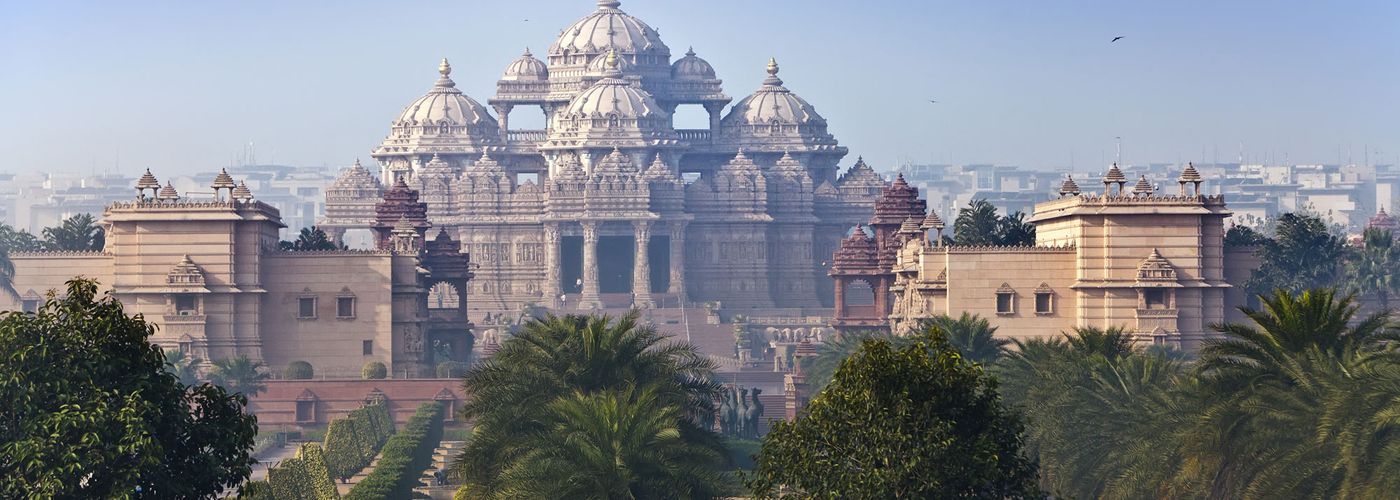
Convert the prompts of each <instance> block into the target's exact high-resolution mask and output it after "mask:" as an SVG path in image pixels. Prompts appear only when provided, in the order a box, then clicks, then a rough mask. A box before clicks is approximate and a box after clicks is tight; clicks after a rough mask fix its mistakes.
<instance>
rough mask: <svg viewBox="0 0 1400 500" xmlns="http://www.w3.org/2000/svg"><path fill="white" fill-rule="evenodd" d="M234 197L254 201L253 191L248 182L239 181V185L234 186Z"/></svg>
mask: <svg viewBox="0 0 1400 500" xmlns="http://www.w3.org/2000/svg"><path fill="white" fill-rule="evenodd" d="M233 199H235V200H242V201H252V200H253V192H252V191H250V190H249V189H248V184H246V183H244V182H243V181H239V182H238V187H236V188H233Z"/></svg>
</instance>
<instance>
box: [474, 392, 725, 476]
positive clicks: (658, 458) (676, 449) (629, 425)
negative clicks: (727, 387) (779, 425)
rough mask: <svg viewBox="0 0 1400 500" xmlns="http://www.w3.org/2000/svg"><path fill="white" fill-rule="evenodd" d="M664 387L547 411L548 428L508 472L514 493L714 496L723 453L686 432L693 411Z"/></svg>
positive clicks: (563, 402)
mask: <svg viewBox="0 0 1400 500" xmlns="http://www.w3.org/2000/svg"><path fill="white" fill-rule="evenodd" d="M661 391H662V389H661V386H658V385H648V386H645V387H641V388H637V387H627V388H622V389H619V390H612V389H610V390H606V391H602V392H597V393H593V394H584V393H581V392H576V393H574V394H571V395H568V396H566V397H563V398H560V399H557V400H555V401H554V402H553V403H550V404H549V405H548V406H546V408H545V415H544V416H543V418H542V420H543V422H545V423H546V428H547V430H546V431H545V432H543V433H538V434H532V435H528V436H526V439H527V440H528V442H527V443H526V447H525V449H526V450H528V451H526V452H525V453H524V454H523V456H521V457H520V458H519V459H518V460H516V461H514V462H513V463H512V464H511V465H510V466H509V467H507V468H506V469H505V470H504V472H503V473H502V480H501V482H502V483H503V486H502V488H501V491H500V493H499V495H500V496H502V497H508V498H583V499H610V498H714V497H716V496H718V495H717V493H718V492H717V491H716V486H717V485H718V484H719V483H720V474H718V473H717V471H716V469H715V468H714V467H713V464H715V463H717V462H719V461H720V460H721V456H720V455H719V453H717V451H716V450H714V449H713V448H711V447H707V446H703V445H699V444H697V443H696V442H694V441H692V440H688V439H686V437H685V433H686V432H689V431H688V430H686V429H683V428H681V427H679V426H677V423H678V422H681V421H683V420H684V416H685V413H686V409H685V408H684V407H683V406H680V405H676V404H672V403H668V402H667V399H670V398H667V397H665V396H664V395H663V394H662V393H661Z"/></svg>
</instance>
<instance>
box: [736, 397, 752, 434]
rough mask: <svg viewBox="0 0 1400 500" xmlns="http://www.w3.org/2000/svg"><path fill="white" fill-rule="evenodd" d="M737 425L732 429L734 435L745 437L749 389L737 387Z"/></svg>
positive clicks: (747, 429)
mask: <svg viewBox="0 0 1400 500" xmlns="http://www.w3.org/2000/svg"><path fill="white" fill-rule="evenodd" d="M738 409H739V415H738V417H739V422H738V423H739V425H737V426H736V427H737V428H736V429H735V430H734V437H740V438H746V437H748V436H749V411H750V407H749V390H748V389H745V388H743V387H740V388H739V404H738Z"/></svg>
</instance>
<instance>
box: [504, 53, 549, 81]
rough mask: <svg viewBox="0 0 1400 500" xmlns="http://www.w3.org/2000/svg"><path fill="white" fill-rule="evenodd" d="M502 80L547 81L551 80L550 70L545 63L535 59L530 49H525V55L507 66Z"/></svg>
mask: <svg viewBox="0 0 1400 500" xmlns="http://www.w3.org/2000/svg"><path fill="white" fill-rule="evenodd" d="M501 79H502V80H507V81H527V82H536V81H545V80H548V79H549V68H546V67H545V65H544V62H543V61H540V60H539V59H535V56H534V54H531V53H530V48H529V47H526V48H525V54H523V55H521V56H520V58H519V59H516V60H514V61H512V62H511V63H510V66H506V71H505V74H503V75H501Z"/></svg>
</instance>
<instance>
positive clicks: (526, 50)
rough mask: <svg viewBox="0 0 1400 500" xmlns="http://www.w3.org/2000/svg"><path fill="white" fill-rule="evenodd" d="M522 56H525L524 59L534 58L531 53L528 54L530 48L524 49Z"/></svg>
mask: <svg viewBox="0 0 1400 500" xmlns="http://www.w3.org/2000/svg"><path fill="white" fill-rule="evenodd" d="M522 55H523V56H525V57H534V56H535V55H534V54H531V53H530V48H529V47H525V53H524V54H522Z"/></svg>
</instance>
